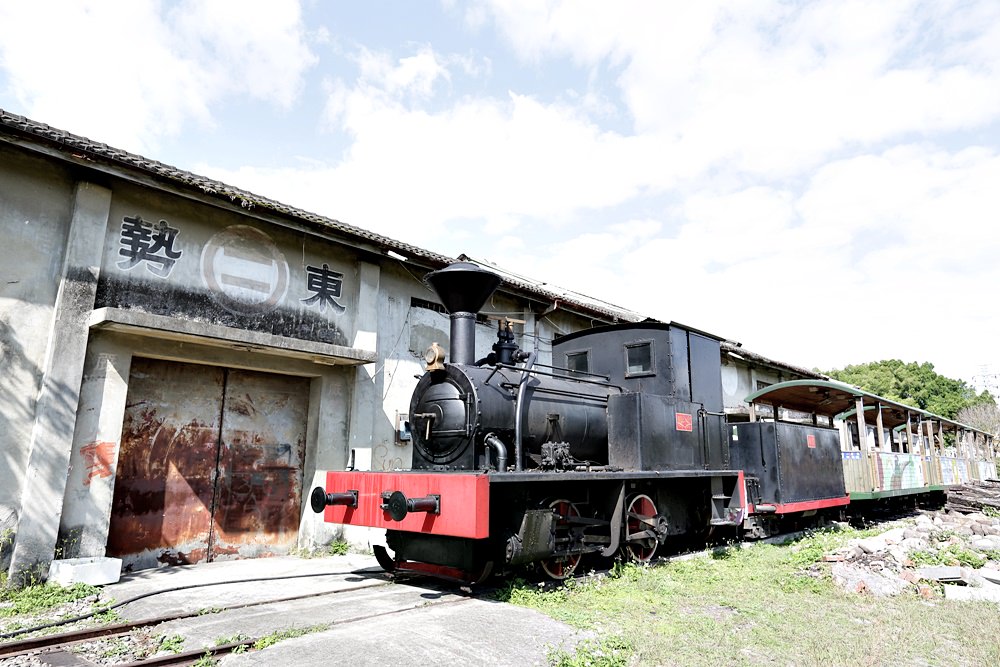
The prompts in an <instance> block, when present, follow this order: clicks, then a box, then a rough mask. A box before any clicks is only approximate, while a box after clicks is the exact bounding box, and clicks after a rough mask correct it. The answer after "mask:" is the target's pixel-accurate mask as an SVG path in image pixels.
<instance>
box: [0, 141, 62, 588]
mask: <svg viewBox="0 0 1000 667" xmlns="http://www.w3.org/2000/svg"><path fill="white" fill-rule="evenodd" d="M72 194H73V187H72V181H71V180H70V178H69V176H68V174H67V173H66V172H64V171H62V170H60V169H58V168H56V167H54V166H52V165H51V164H50V163H48V162H46V161H44V160H40V159H35V158H30V157H27V156H25V155H23V154H22V153H20V152H15V151H12V150H9V149H6V148H4V147H3V146H0V202H2V205H0V229H2V230H3V232H4V233H3V243H2V244H0V369H2V370H0V570H6V569H7V568H8V567H9V565H10V558H11V554H12V553H13V547H14V536H15V532H16V530H17V523H18V519H19V517H20V513H21V493H22V491H23V485H24V477H25V472H26V469H27V463H28V455H29V452H30V448H29V447H28V446H26V445H27V443H28V442H30V439H31V431H32V428H33V425H34V422H35V413H36V401H37V398H38V393H39V391H40V388H41V382H42V377H43V366H44V363H45V353H46V349H47V348H48V339H49V330H50V328H51V324H52V316H53V309H54V306H55V301H56V294H57V292H58V289H59V282H58V280H54V279H53V276H57V275H59V272H60V270H61V267H62V264H63V259H64V249H65V246H66V235H67V233H68V229H69V219H70V215H71V212H72V207H73V196H72Z"/></svg>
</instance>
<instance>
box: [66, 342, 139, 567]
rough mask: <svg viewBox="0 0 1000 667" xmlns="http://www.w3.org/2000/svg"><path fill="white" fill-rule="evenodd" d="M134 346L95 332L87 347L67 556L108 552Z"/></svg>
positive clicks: (68, 507)
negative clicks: (95, 334) (109, 530)
mask: <svg viewBox="0 0 1000 667" xmlns="http://www.w3.org/2000/svg"><path fill="white" fill-rule="evenodd" d="M131 365H132V350H131V348H130V347H125V346H122V345H121V344H119V343H116V342H114V341H113V340H108V339H107V338H106V337H102V336H99V335H98V336H95V337H94V338H93V339H92V340H91V344H90V348H89V349H88V350H87V358H86V361H85V364H84V372H83V382H82V384H81V386H80V407H79V410H78V412H77V418H76V430H75V432H74V434H73V447H72V451H71V452H70V468H69V480H68V484H67V488H66V494H65V497H64V499H63V508H62V520H61V522H60V528H59V546H60V547H61V548H60V550H59V551H60V552H61V554H60V557H61V558H77V557H84V556H103V555H104V550H105V547H106V546H107V543H108V529H109V526H110V522H111V503H112V501H113V499H114V491H115V472H116V470H117V468H118V451H119V447H120V445H121V438H122V422H123V420H124V417H125V399H126V397H127V395H128V376H129V368H130V367H131Z"/></svg>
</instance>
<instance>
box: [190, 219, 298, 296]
mask: <svg viewBox="0 0 1000 667" xmlns="http://www.w3.org/2000/svg"><path fill="white" fill-rule="evenodd" d="M201 276H202V279H203V280H204V281H205V285H207V286H208V289H209V290H210V291H211V292H212V296H213V297H214V298H215V300H216V301H217V302H218V303H219V305H221V306H222V307H223V308H225V309H226V310H229V311H232V312H236V313H241V314H244V315H251V314H254V313H259V312H261V311H266V310H272V309H273V308H274V307H275V306H277V305H278V304H279V303H281V301H283V300H284V298H285V294H286V292H288V262H286V261H285V256H284V255H283V254H282V253H281V251H280V250H278V247H277V246H276V245H274V241H272V240H271V237H270V236H268V235H267V234H265V233H264V232H262V231H260V230H259V229H255V228H253V227H248V226H247V225H233V226H231V227H227V228H225V229H224V230H222V231H221V232H219V233H218V234H216V235H215V236H213V237H212V238H210V239H209V240H208V243H206V244H205V247H204V249H203V250H202V252H201Z"/></svg>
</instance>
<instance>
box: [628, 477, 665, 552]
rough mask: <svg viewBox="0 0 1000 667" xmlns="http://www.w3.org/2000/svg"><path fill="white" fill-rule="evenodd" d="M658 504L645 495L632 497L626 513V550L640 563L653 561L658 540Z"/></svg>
mask: <svg viewBox="0 0 1000 667" xmlns="http://www.w3.org/2000/svg"><path fill="white" fill-rule="evenodd" d="M656 523H657V516H656V503H654V502H653V499H652V498H650V497H649V496H647V495H646V494H644V493H640V494H639V495H636V496H632V498H631V500H629V503H628V509H627V510H626V512H625V548H626V549H628V554H629V556H630V557H631V558H632V559H633V560H636V561H638V562H640V563H648V562H649V561H650V560H652V559H653V554H655V553H656V547H657V546H658V544H657V540H656Z"/></svg>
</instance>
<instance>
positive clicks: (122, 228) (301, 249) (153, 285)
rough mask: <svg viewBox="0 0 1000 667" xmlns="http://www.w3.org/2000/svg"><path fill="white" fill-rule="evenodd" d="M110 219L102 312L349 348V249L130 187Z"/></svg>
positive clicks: (352, 290) (118, 192)
mask: <svg viewBox="0 0 1000 667" xmlns="http://www.w3.org/2000/svg"><path fill="white" fill-rule="evenodd" d="M110 217H111V221H110V224H109V229H108V234H107V237H106V239H105V247H104V266H103V268H102V272H101V280H100V284H99V286H98V294H97V307H102V306H108V307H114V308H135V309H140V310H143V311H144V312H148V313H153V314H156V315H165V316H169V317H179V318H188V319H196V320H199V321H205V322H210V323H214V324H219V325H223V326H229V327H235V328H241V329H250V330H253V331H260V332H266V333H269V334H273V335H276V336H287V337H291V338H299V339H303V340H312V341H317V342H323V343H332V344H336V345H346V346H349V345H350V344H351V342H352V341H353V339H354V334H355V331H354V315H355V311H356V308H357V304H356V303H355V298H356V294H357V285H358V266H357V259H356V258H355V257H354V256H353V255H352V254H351V253H349V252H348V251H347V250H346V249H344V248H343V247H341V246H338V245H336V244H333V243H324V242H322V241H321V240H319V239H317V238H316V237H315V236H309V235H307V234H305V233H302V232H299V233H296V232H293V231H291V230H287V229H283V228H281V227H278V226H276V225H269V224H267V223H264V222H261V221H257V220H253V219H249V218H247V217H246V216H241V215H239V214H238V213H234V212H230V211H226V210H222V209H218V208H214V207H210V206H204V205H200V204H198V203H196V202H191V201H188V200H185V199H182V198H180V197H173V196H170V195H167V194H164V193H157V192H155V191H150V190H148V189H139V188H138V187H135V186H131V185H121V186H119V187H116V188H115V197H114V201H113V202H112V208H111V216H110Z"/></svg>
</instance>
